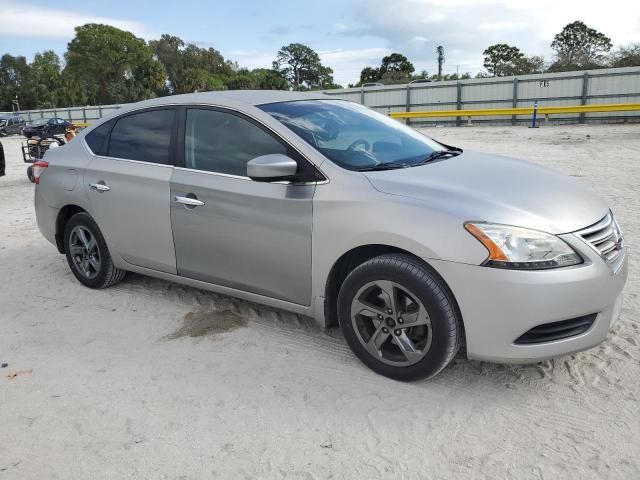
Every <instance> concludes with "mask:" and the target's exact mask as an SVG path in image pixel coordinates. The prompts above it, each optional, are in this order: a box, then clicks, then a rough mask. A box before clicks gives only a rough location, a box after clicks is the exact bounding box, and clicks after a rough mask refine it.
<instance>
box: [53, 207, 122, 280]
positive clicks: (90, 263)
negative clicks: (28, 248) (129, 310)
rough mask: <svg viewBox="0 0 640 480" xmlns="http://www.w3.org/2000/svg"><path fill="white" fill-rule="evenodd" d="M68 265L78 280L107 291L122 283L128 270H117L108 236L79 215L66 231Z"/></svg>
mask: <svg viewBox="0 0 640 480" xmlns="http://www.w3.org/2000/svg"><path fill="white" fill-rule="evenodd" d="M64 250H65V253H66V255H67V263H69V267H70V268H71V271H72V272H73V274H74V275H75V277H76V278H77V279H78V280H79V281H80V283H82V284H83V285H85V286H87V287H89V288H106V287H110V286H112V285H115V284H116V283H118V282H120V281H121V280H122V279H123V278H124V275H125V273H126V272H125V271H124V270H120V269H118V268H116V267H115V265H114V264H113V260H112V259H111V255H110V254H109V249H108V248H107V244H106V242H105V241H104V237H103V236H102V233H101V232H100V229H99V228H98V225H97V224H96V222H95V221H94V220H93V218H91V216H90V215H88V214H87V213H84V212H81V213H76V214H75V215H74V216H73V217H71V218H70V219H69V221H68V222H67V225H66V227H65V231H64Z"/></svg>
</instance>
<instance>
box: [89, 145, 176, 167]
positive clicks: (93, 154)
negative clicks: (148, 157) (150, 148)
mask: <svg viewBox="0 0 640 480" xmlns="http://www.w3.org/2000/svg"><path fill="white" fill-rule="evenodd" d="M87 149H88V147H87ZM88 150H89V152H91V150H90V149H88ZM91 155H92V156H93V157H94V158H101V159H104V160H115V161H117V162H129V163H139V164H140V165H151V166H154V167H164V168H171V169H175V168H177V167H175V166H174V165H169V164H166V163H155V162H146V161H144V160H132V159H130V158H120V157H107V156H105V155H96V154H95V153H91Z"/></svg>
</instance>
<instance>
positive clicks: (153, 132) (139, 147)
mask: <svg viewBox="0 0 640 480" xmlns="http://www.w3.org/2000/svg"><path fill="white" fill-rule="evenodd" d="M174 115H175V110H173V109H168V110H152V111H148V112H141V113H134V114H133V115H127V116H126V117H122V118H120V119H119V120H118V121H117V123H116V125H115V127H113V130H112V131H111V138H110V140H109V151H108V155H109V156H110V157H117V158H126V159H129V160H140V161H143V162H153V163H161V164H164V165H167V164H169V147H170V144H171V131H172V128H173V117H174Z"/></svg>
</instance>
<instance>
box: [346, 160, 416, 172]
mask: <svg viewBox="0 0 640 480" xmlns="http://www.w3.org/2000/svg"><path fill="white" fill-rule="evenodd" d="M412 166H413V165H410V164H408V163H396V162H382V163H378V164H377V165H371V166H370V167H363V168H359V169H358V171H359V172H375V171H378V170H395V169H398V168H409V167H412Z"/></svg>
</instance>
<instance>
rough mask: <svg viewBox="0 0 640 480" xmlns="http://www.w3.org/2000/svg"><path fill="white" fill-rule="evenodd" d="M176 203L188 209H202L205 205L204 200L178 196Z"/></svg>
mask: <svg viewBox="0 0 640 480" xmlns="http://www.w3.org/2000/svg"><path fill="white" fill-rule="evenodd" d="M174 199H175V201H176V203H180V204H182V205H186V206H187V207H200V206H202V205H204V202H203V201H202V200H198V199H197V198H192V197H180V196H178V195H176V196H175V197H174Z"/></svg>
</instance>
